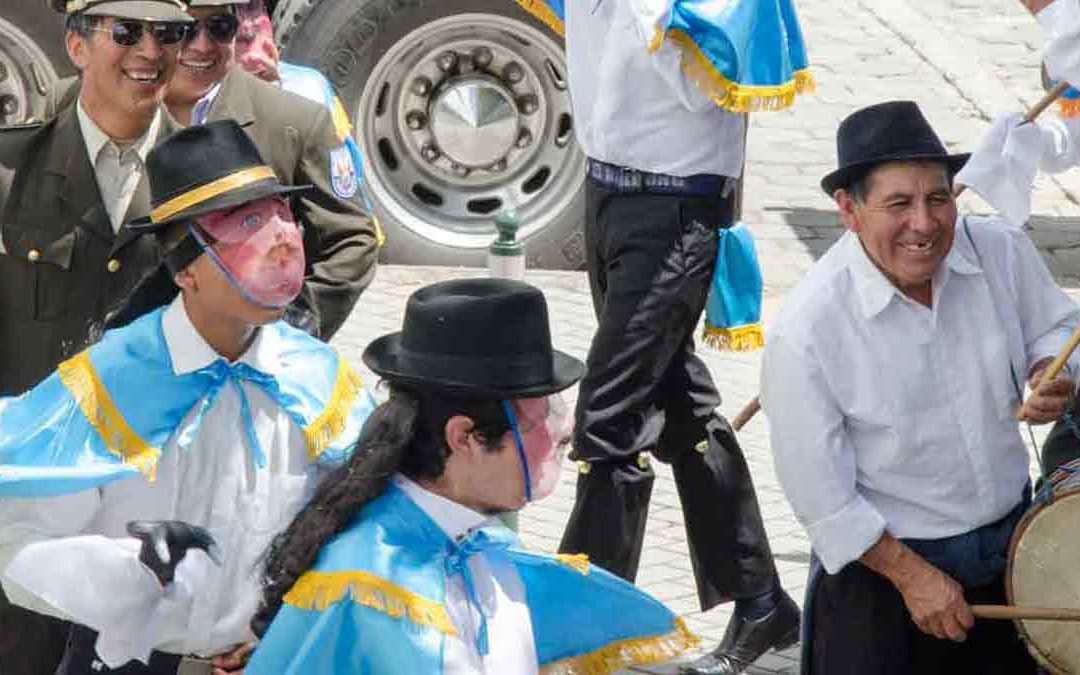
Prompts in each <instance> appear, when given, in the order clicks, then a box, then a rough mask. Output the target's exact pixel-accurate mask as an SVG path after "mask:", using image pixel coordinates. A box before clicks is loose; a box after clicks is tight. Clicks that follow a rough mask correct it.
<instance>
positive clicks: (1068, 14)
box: [1035, 0, 1080, 38]
mask: <svg viewBox="0 0 1080 675" xmlns="http://www.w3.org/2000/svg"><path fill="white" fill-rule="evenodd" d="M1035 20H1036V21H1038V22H1039V25H1040V26H1042V28H1043V30H1044V31H1046V35H1047V37H1050V38H1054V37H1057V36H1058V35H1060V34H1061V33H1062V32H1064V30H1065V29H1066V28H1069V27H1071V26H1075V25H1076V24H1077V22H1078V21H1080V2H1078V0H1055V1H1054V2H1051V3H1050V4H1049V5H1047V6H1046V7H1044V8H1042V9H1041V10H1039V13H1038V14H1036V15H1035Z"/></svg>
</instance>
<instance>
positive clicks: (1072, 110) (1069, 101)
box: [1058, 98, 1080, 117]
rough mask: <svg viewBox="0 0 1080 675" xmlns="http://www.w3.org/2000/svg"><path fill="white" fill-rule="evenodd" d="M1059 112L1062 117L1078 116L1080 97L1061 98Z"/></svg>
mask: <svg viewBox="0 0 1080 675" xmlns="http://www.w3.org/2000/svg"><path fill="white" fill-rule="evenodd" d="M1058 112H1059V113H1060V114H1061V116H1062V117H1076V116H1077V115H1080V98H1059V99H1058Z"/></svg>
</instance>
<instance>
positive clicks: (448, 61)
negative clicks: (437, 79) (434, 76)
mask: <svg viewBox="0 0 1080 675" xmlns="http://www.w3.org/2000/svg"><path fill="white" fill-rule="evenodd" d="M457 62H458V56H457V53H456V52H443V53H442V54H439V55H438V56H437V57H436V58H435V65H437V66H438V67H439V70H441V71H443V72H444V73H448V72H450V71H451V70H453V69H454V67H455V66H457Z"/></svg>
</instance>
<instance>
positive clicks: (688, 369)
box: [560, 181, 775, 607]
mask: <svg viewBox="0 0 1080 675" xmlns="http://www.w3.org/2000/svg"><path fill="white" fill-rule="evenodd" d="M587 201H588V203H587V219H586V241H587V245H588V246H589V254H590V259H589V263H590V264H589V274H590V281H591V284H592V289H593V300H594V304H595V306H596V309H597V315H598V317H599V326H598V328H597V333H596V336H595V337H594V339H593V343H592V346H591V348H590V350H589V356H588V362H587V370H586V374H585V378H584V379H583V380H582V383H581V387H580V389H579V393H578V406H577V428H576V431H575V443H574V453H573V455H572V456H573V457H574V458H575V459H583V460H586V461H588V462H590V464H591V470H590V471H589V472H588V473H584V474H581V475H579V477H578V492H577V501H576V503H575V506H574V510H573V512H572V513H571V517H570V522H569V524H568V526H567V530H566V533H565V534H564V536H563V540H562V543H561V544H560V550H561V551H564V552H584V553H588V554H589V556H590V558H591V559H592V560H593V561H594V562H596V563H597V564H599V565H601V566H604V567H607V568H608V569H610V570H611V571H613V572H615V573H616V574H620V575H621V576H623V577H625V578H627V579H631V580H632V579H633V578H634V575H635V573H636V570H637V564H638V560H639V558H640V553H641V546H642V539H643V537H644V532H645V518H646V515H647V510H648V498H649V493H650V491H651V487H652V479H653V477H652V472H651V471H648V470H647V469H642V468H641V467H639V466H637V464H636V462H637V460H638V456H639V453H641V452H642V451H651V452H654V453H656V454H657V456H658V457H660V458H661V459H663V460H665V461H670V462H671V463H672V464H673V468H674V470H675V474H676V481H677V484H678V488H679V494H680V498H681V500H682V503H683V511H684V515H685V518H686V524H687V534H688V536H689V538H690V539H691V543H690V546H691V554H692V557H693V560H694V567H695V572H696V575H697V579H698V583H699V595H700V598H701V601H702V605H703V607H711V606H712V605H714V604H716V603H717V602H719V601H722V600H723V599H727V598H731V597H741V596H745V595H752V594H754V593H757V592H761V591H764V590H767V589H768V587H769V584H770V583H771V581H772V578H773V576H774V574H775V572H774V570H773V565H772V558H771V554H770V553H769V550H768V544H767V542H766V539H765V532H764V526H763V525H762V522H761V515H760V512H759V511H758V509H757V504H756V497H755V495H754V491H753V485H752V483H751V481H750V476H749V472H748V471H747V469H746V462H745V459H744V458H743V456H742V451H741V450H740V449H739V447H738V444H737V443H736V442H735V441H734V437H733V436H732V435H731V434H730V430H727V431H726V432H725V431H724V427H726V423H724V422H723V421H722V420H721V418H719V416H718V415H716V413H715V412H714V410H715V408H716V406H717V405H718V404H719V403H720V398H719V395H718V394H717V392H716V389H715V386H714V385H713V383H712V379H711V377H710V376H709V374H708V370H707V368H706V367H705V365H704V363H702V362H701V361H700V360H699V359H697V358H696V357H694V356H693V337H692V335H693V331H694V329H695V327H696V325H697V321H698V318H699V317H700V315H701V311H702V309H703V307H704V305H705V299H706V296H707V294H708V288H709V282H710V281H711V278H712V273H713V268H714V266H715V258H716V246H717V237H716V229H717V227H719V226H720V225H721V224H727V223H728V222H729V219H730V208H731V203H730V200H725V199H721V198H719V197H713V198H685V197H671V196H660V195H643V194H634V195H625V194H613V193H611V192H609V191H607V190H604V189H603V188H600V187H598V186H596V185H595V184H593V183H592V182H591V181H590V183H589V184H588V200H587ZM707 430H708V433H707ZM702 440H706V441H707V442H706V444H705V446H703V447H705V452H704V453H701V452H699V451H698V450H697V447H698V444H699V443H700V441H702Z"/></svg>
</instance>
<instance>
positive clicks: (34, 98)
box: [0, 18, 56, 126]
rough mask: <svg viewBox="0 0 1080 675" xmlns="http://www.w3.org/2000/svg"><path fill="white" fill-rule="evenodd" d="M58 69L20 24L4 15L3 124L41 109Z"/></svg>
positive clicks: (0, 49) (0, 55) (0, 53)
mask: <svg viewBox="0 0 1080 675" xmlns="http://www.w3.org/2000/svg"><path fill="white" fill-rule="evenodd" d="M55 81H56V71H55V70H53V67H52V64H51V63H49V59H48V57H47V56H45V53H44V52H42V51H41V49H40V48H38V46H37V45H36V44H35V43H34V41H33V40H31V39H30V38H29V37H27V35H26V34H25V33H23V32H22V31H21V30H20V29H19V28H18V26H16V25H15V24H13V23H11V22H9V21H6V20H5V19H2V18H0V126H4V125H7V124H16V123H18V122H21V121H23V120H25V119H27V118H28V117H32V116H34V115H37V114H39V113H40V112H41V109H42V107H43V104H44V101H45V95H46V94H48V92H49V87H50V86H52V83H53V82H55Z"/></svg>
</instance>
